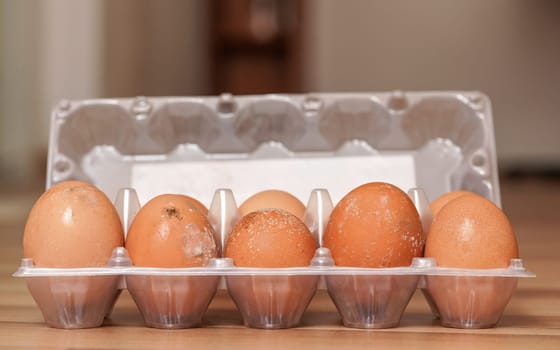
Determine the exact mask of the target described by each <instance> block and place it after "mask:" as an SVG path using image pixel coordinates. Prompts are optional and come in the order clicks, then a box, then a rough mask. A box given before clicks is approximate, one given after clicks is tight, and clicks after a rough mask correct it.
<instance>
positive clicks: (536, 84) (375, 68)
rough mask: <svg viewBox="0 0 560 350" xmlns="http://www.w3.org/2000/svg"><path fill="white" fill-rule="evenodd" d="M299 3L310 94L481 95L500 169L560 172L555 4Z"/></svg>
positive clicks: (559, 17)
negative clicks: (542, 167)
mask: <svg viewBox="0 0 560 350" xmlns="http://www.w3.org/2000/svg"><path fill="white" fill-rule="evenodd" d="M306 5H307V10H308V16H307V17H308V19H310V21H309V22H308V23H307V25H308V30H307V33H308V36H307V37H306V43H307V44H306V47H307V50H308V52H309V55H308V56H307V60H306V64H307V69H306V71H307V76H306V89H307V90H320V91H332V90H339V91H352V90H356V91H357V90H374V91H376V90H391V89H403V90H436V89H448V90H455V89H458V90H461V89H466V90H480V91H483V92H485V93H486V94H488V95H489V96H490V98H491V99H492V101H493V107H494V116H495V119H494V124H495V134H496V140H497V148H498V156H499V158H500V164H501V165H502V167H507V166H510V165H515V164H516V163H519V162H523V163H529V162H534V163H554V164H555V165H556V166H558V165H560V137H558V134H559V133H560V112H559V111H560V104H559V101H560V39H559V38H560V36H559V35H560V2H559V1H554V0H549V1H521V0H517V1H516V0H492V1H486V0H469V1H447V0H423V1H414V0H410V1H403V0H396V1H368V0H349V1H333V0H313V1H309V2H307V3H306Z"/></svg>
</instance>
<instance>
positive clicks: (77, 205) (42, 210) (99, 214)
mask: <svg viewBox="0 0 560 350" xmlns="http://www.w3.org/2000/svg"><path fill="white" fill-rule="evenodd" d="M123 239H124V235H123V229H122V224H121V221H120V218H119V215H118V213H117V211H116V209H115V207H114V206H113V204H112V203H111V201H110V200H109V198H107V196H106V195H105V194H104V193H103V192H101V191H100V190H99V189H97V188H96V187H95V186H93V185H91V184H88V183H85V182H81V181H66V182H61V183H58V184H56V185H54V186H52V187H51V188H50V189H49V190H48V191H46V192H45V193H43V195H42V196H41V197H40V198H39V199H38V200H37V202H36V203H35V205H34V206H33V208H32V209H31V212H30V213H29V216H28V218H27V222H26V224H25V230H24V233H23V256H24V257H25V258H31V259H33V263H34V265H35V266H37V267H59V268H71V267H97V266H105V265H106V264H107V262H108V260H109V258H110V257H111V253H112V251H113V249H114V248H116V247H119V246H122V245H123Z"/></svg>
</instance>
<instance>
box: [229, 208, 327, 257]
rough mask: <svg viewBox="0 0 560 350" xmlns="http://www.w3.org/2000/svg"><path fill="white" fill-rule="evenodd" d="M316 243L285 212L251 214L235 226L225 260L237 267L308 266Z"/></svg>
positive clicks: (299, 223)
mask: <svg viewBox="0 0 560 350" xmlns="http://www.w3.org/2000/svg"><path fill="white" fill-rule="evenodd" d="M315 249H316V244H315V240H314V239H313V237H312V236H311V233H310V232H309V229H308V228H307V226H305V224H304V223H303V222H302V221H301V220H300V219H298V218H297V217H296V216H295V215H292V214H290V213H288V212H287V211H284V210H279V209H265V210H259V211H254V212H251V213H249V214H247V215H245V216H244V217H242V218H241V220H240V221H239V222H238V223H237V225H235V227H234V228H233V230H232V232H231V234H230V235H229V237H228V239H227V242H226V248H225V257H227V258H232V259H233V261H234V263H235V265H236V266H245V267H297V266H308V265H309V263H310V262H311V259H312V258H313V254H314V253H315Z"/></svg>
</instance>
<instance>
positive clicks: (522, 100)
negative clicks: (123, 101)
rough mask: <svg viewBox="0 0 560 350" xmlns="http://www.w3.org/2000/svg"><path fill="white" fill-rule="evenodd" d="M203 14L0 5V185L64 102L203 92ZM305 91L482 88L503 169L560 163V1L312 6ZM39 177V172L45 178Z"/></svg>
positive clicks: (198, 6)
mask: <svg viewBox="0 0 560 350" xmlns="http://www.w3.org/2000/svg"><path fill="white" fill-rule="evenodd" d="M206 5H207V3H206V2H204V1H202V0H192V1H179V0H168V1H148V0H140V1H131V0H126V1H125V0H121V1H111V2H108V1H106V0H104V1H97V0H49V1H31V0H0V16H1V18H0V22H1V27H0V34H1V39H0V52H1V58H0V64H1V69H2V71H1V74H2V75H1V76H2V79H0V180H2V179H6V178H12V179H18V180H20V179H26V178H29V177H32V176H33V174H34V173H36V172H37V170H38V171H42V169H40V166H41V164H39V163H38V162H37V154H40V153H41V152H44V150H45V149H46V145H47V138H48V122H49V112H50V109H51V107H52V105H53V104H54V103H55V102H56V101H58V100H59V99H61V98H63V97H66V98H86V97H98V96H108V95H111V96H122V95H140V94H142V95H169V94H171V95H173V94H175V95H187V94H200V93H205V91H207V89H208V84H209V82H208V80H207V68H208V67H207V60H206V57H207V56H206V55H207V53H208V51H207V42H206V40H205V38H206V29H205V28H206V22H205V21H206V18H207V17H206ZM305 9H306V11H307V13H306V15H305V19H306V22H305V23H304V26H305V28H304V29H305V31H304V32H305V33H306V34H305V45H304V49H303V51H302V55H303V56H304V58H305V61H304V62H305V64H304V67H305V68H304V72H305V76H304V80H305V82H306V83H305V87H304V88H305V89H306V90H315V91H352V90H354V91H364V90H370V91H377V90H391V89H403V90H436V89H446V90H448V89H453V90H461V89H465V90H475V89H476V90H481V91H483V92H485V93H487V94H488V95H489V96H490V97H491V99H492V101H493V104H494V115H495V126H496V130H495V133H496V140H497V148H498V155H499V158H500V164H501V165H502V167H507V166H509V165H512V164H516V163H519V162H521V163H531V162H535V163H540V164H555V165H556V166H558V165H559V164H560V141H558V139H559V138H558V137H557V134H558V133H559V131H560V115H559V112H558V110H559V102H558V101H559V100H560V67H559V66H560V65H559V63H560V40H559V39H558V35H559V34H558V33H560V1H554V0H546V1H544V0H541V1H522V0H492V1H486V0H469V1H448V0H423V1H415V0H409V1H404V0H395V1H370V0H347V1H334V0H310V1H306V2H305ZM38 167H39V169H37V168H38Z"/></svg>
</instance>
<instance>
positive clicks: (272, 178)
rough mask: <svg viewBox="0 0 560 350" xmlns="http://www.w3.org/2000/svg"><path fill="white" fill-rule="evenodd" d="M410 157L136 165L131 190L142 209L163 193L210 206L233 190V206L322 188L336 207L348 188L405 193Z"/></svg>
mask: <svg viewBox="0 0 560 350" xmlns="http://www.w3.org/2000/svg"><path fill="white" fill-rule="evenodd" d="M414 169H415V167H414V158H413V157H412V155H383V156H380V155H368V156H350V157H346V156H345V157H309V158H302V157H300V158H275V159H236V160H222V159H220V160H205V161H188V162H171V163H169V162H165V163H164V162H153V163H137V164H134V165H133V166H132V174H131V177H132V178H131V186H132V187H133V188H135V189H136V191H137V192H138V196H139V198H140V203H141V204H142V205H143V204H145V203H146V202H147V201H148V200H149V199H151V198H153V197H155V196H157V195H159V194H163V193H182V194H187V195H189V196H192V197H195V198H197V199H198V200H200V201H201V202H202V203H204V204H205V205H207V206H208V205H210V202H211V200H212V197H213V195H214V192H215V191H216V189H219V188H229V189H231V190H232V191H233V193H234V196H235V200H236V202H237V205H240V204H241V203H242V202H243V201H244V200H245V199H247V198H248V197H250V196H251V195H253V194H255V193H257V192H259V191H262V190H267V189H280V190H284V191H287V192H289V193H291V194H293V195H294V196H296V197H298V198H299V199H300V200H301V201H302V202H303V203H304V204H306V203H307V200H308V199H309V195H310V193H311V191H312V190H313V189H315V188H325V189H327V190H328V191H329V193H330V195H331V198H332V200H333V202H334V203H335V204H336V203H337V202H338V201H339V200H340V199H341V198H342V197H343V196H344V195H345V194H346V193H348V192H349V191H350V190H352V189H353V188H355V187H357V186H359V185H361V184H364V183H367V182H372V181H385V182H389V183H392V184H393V185H396V186H398V187H400V188H401V189H402V190H403V191H407V190H408V189H410V188H412V187H416V179H415V170H414Z"/></svg>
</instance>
